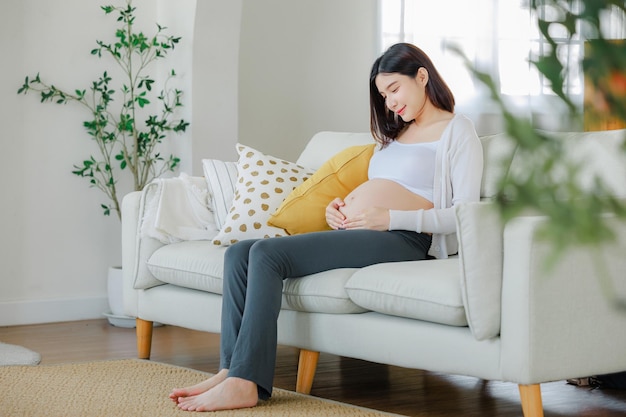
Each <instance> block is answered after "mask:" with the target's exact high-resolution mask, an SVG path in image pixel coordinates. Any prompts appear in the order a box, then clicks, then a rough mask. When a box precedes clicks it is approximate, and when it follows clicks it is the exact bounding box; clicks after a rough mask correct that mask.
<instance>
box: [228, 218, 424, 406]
mask: <svg viewBox="0 0 626 417" xmlns="http://www.w3.org/2000/svg"><path fill="white" fill-rule="evenodd" d="M430 242H431V236H430V235H426V234H423V233H416V232H408V231H401V230H397V231H390V232H378V231H373V230H342V231H325V232H316V233H307V234H301V235H294V236H286V237H279V238H271V239H260V240H245V241H241V242H238V243H236V244H234V245H232V246H230V247H229V248H228V249H227V251H226V254H225V258H224V292H223V304H222V330H221V349H220V353H221V362H220V368H221V369H228V370H229V372H228V376H231V377H239V378H243V379H246V380H249V381H253V382H255V383H256V384H257V386H258V391H259V398H260V399H267V398H269V397H270V396H271V393H272V384H273V379H274V365H275V362H276V344H277V335H276V333H277V324H276V321H277V320H278V313H279V312H280V306H281V300H282V289H283V279H285V278H295V277H302V276H305V275H310V274H314V273H317V272H322V271H327V270H330V269H335V268H362V267H365V266H368V265H373V264H377V263H382V262H400V261H413V260H422V259H425V258H426V257H427V253H428V249H429V248H430Z"/></svg>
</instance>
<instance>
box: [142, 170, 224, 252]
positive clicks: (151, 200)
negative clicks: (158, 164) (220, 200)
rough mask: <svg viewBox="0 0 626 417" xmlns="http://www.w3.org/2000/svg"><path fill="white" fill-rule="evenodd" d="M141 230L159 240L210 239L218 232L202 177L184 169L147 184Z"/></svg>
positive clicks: (168, 241)
mask: <svg viewBox="0 0 626 417" xmlns="http://www.w3.org/2000/svg"><path fill="white" fill-rule="evenodd" d="M147 187H149V189H147V190H146V192H145V193H144V196H145V201H144V204H145V210H144V213H145V214H144V218H143V219H142V222H141V234H142V235H143V236H147V237H151V238H153V239H157V240H159V241H160V242H162V243H166V244H169V243H176V242H181V241H185V240H211V239H212V238H213V237H214V236H215V235H216V234H217V228H216V226H215V220H214V217H213V212H211V210H210V209H209V207H210V205H209V201H208V198H209V197H208V196H209V193H208V190H207V185H206V182H205V181H204V178H202V177H191V176H189V175H187V174H185V173H182V174H180V175H179V176H178V177H176V178H159V179H156V180H154V181H152V182H151V183H150V184H148V185H147Z"/></svg>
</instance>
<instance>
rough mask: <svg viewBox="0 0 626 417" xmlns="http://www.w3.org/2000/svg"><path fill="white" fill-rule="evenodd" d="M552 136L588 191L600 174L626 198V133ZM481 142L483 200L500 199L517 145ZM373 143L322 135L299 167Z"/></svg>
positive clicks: (491, 139) (495, 138)
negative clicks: (500, 187)
mask: <svg viewBox="0 0 626 417" xmlns="http://www.w3.org/2000/svg"><path fill="white" fill-rule="evenodd" d="M552 135H554V136H555V137H556V138H558V139H560V140H563V141H565V143H566V144H567V146H565V149H566V152H567V155H564V157H567V158H569V159H571V160H576V161H579V162H580V163H581V170H582V171H581V172H580V174H581V181H582V182H583V183H584V184H585V185H586V186H587V187H593V175H594V174H598V175H599V176H600V177H601V178H602V179H603V180H605V182H606V183H607V185H608V186H609V188H610V190H611V191H612V192H613V193H614V194H615V195H617V196H621V197H626V181H624V178H626V152H624V151H623V150H620V144H621V143H622V141H623V140H624V137H625V135H626V129H622V130H609V131H601V132H565V133H552ZM480 140H481V143H482V146H483V153H484V156H485V158H484V160H485V167H484V171H483V180H482V185H481V192H480V196H481V198H482V199H483V200H491V199H493V198H494V197H495V195H496V192H497V181H498V179H499V177H500V173H501V172H502V171H503V169H505V168H504V167H503V161H506V160H508V159H509V158H510V155H512V154H513V153H514V149H515V143H514V141H512V140H511V138H510V137H509V136H508V135H507V134H506V133H498V134H495V135H489V136H482V137H481V138H480ZM373 142H374V138H373V137H372V135H371V134H370V133H348V132H329V131H324V132H319V133H317V134H315V135H314V136H313V137H312V138H311V140H310V141H309V142H308V144H307V145H306V147H305V149H304V150H303V151H302V153H301V154H300V157H299V158H298V160H297V163H298V164H299V165H302V166H304V167H307V168H313V169H317V168H319V167H320V166H321V165H322V164H323V163H324V162H325V161H326V160H328V159H329V158H330V157H331V156H333V155H335V154H336V153H337V152H339V151H341V150H343V149H345V148H347V147H349V146H356V145H364V144H368V143H373ZM512 161H513V162H512V166H511V169H513V170H523V169H524V167H523V162H522V161H521V160H520V159H519V158H513V160H512Z"/></svg>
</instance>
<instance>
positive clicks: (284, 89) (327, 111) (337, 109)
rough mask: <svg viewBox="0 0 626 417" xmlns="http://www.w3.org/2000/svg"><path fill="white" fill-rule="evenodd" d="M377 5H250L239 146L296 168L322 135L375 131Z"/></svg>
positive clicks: (353, 1) (322, 0)
mask: <svg viewBox="0 0 626 417" xmlns="http://www.w3.org/2000/svg"><path fill="white" fill-rule="evenodd" d="M377 7H378V1H377V0H342V1H336V0H315V1H313V0H310V1H292V0H262V1H258V0H257V1H254V0H247V1H244V7H243V13H242V25H241V45H240V57H239V59H240V71H239V120H240V122H239V138H240V141H241V142H242V143H245V144H247V145H250V146H253V147H257V148H258V149H262V150H264V151H266V152H268V153H271V154H273V155H275V156H279V157H283V158H286V159H289V160H293V159H294V158H295V157H296V156H297V155H298V154H299V153H300V152H301V151H302V149H303V148H304V145H305V144H306V141H307V140H308V139H310V137H311V136H312V135H313V134H314V133H315V132H318V131H320V130H337V131H359V132H365V131H368V130H369V73H370V68H371V65H372V62H373V61H374V59H375V58H376V56H377V55H378V51H379V49H378V48H379V46H378V45H379V42H378V39H377V35H376V34H377V30H376V28H377V18H376V11H377Z"/></svg>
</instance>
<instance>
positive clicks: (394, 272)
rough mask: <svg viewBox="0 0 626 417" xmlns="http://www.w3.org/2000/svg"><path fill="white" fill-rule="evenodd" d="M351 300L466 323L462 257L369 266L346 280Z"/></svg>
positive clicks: (389, 310)
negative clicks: (460, 281)
mask: <svg viewBox="0 0 626 417" xmlns="http://www.w3.org/2000/svg"><path fill="white" fill-rule="evenodd" d="M346 289H347V290H348V295H349V296H350V299H352V301H354V302H355V303H356V304H357V305H359V306H361V307H363V308H366V309H368V310H373V311H377V312H379V313H384V314H390V315H394V316H400V317H407V318H411V319H418V320H425V321H431V322H435V323H441V324H448V325H451V326H467V319H466V318H465V309H464V308H463V300H462V298H461V288H460V285H459V259H458V258H456V257H451V258H448V259H437V260H425V261H411V262H394V263H384V264H376V265H372V266H368V267H367V268H363V269H361V270H359V271H357V272H356V273H355V274H354V275H353V276H352V278H350V279H349V280H348V282H347V283H346Z"/></svg>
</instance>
